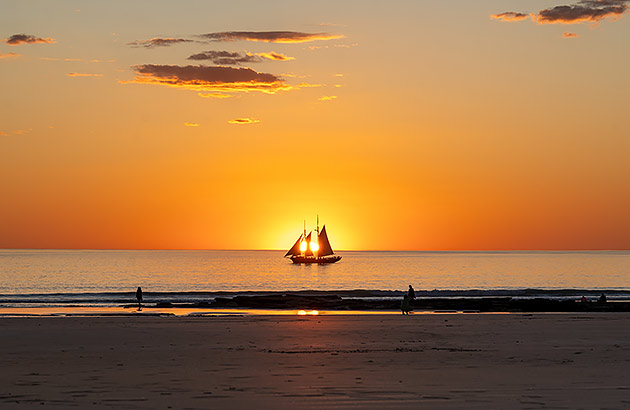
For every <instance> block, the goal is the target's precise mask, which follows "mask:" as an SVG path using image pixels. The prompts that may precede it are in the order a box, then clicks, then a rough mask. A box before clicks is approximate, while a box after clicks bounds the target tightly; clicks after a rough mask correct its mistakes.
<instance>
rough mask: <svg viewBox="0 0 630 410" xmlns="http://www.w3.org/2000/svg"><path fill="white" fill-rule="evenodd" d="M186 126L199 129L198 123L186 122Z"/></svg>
mask: <svg viewBox="0 0 630 410" xmlns="http://www.w3.org/2000/svg"><path fill="white" fill-rule="evenodd" d="M184 125H185V126H186V127H198V126H199V124H197V123H196V122H185V123H184Z"/></svg>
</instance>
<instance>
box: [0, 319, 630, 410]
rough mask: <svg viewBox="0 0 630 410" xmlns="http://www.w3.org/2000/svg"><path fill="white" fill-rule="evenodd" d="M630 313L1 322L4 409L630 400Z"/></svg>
mask: <svg viewBox="0 0 630 410" xmlns="http://www.w3.org/2000/svg"><path fill="white" fill-rule="evenodd" d="M629 341H630V314H627V313H615V314H612V313H590V314H535V315H523V314H509V315H497V314H488V315H485V314H472V315H463V314H459V315H446V314H442V315H411V316H408V317H403V316H402V315H399V316H392V315H345V316H336V315H335V316H246V317H236V316H223V317H199V318H187V317H146V316H145V317H142V316H139V315H138V316H134V317H27V318H1V319H0V368H1V369H2V371H1V372H0V407H2V408H3V409H28V408H37V409H42V408H46V407H49V406H52V407H53V408H88V407H89V408H121V409H168V408H173V409H184V408H186V409H207V408H255V409H275V408H282V409H284V408H287V409H288V408H313V409H315V408H335V409H337V408H373V409H382V408H424V409H432V408H436V409H453V408H456V409H488V408H504V409H507V408H509V409H538V408H546V409H562V408H566V409H579V408H589V409H590V408H611V409H612V408H614V409H620V408H630V378H628V372H629V370H630V342H629Z"/></svg>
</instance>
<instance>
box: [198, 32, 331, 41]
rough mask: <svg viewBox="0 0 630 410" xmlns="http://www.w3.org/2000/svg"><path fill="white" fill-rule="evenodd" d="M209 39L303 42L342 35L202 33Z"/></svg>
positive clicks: (329, 38)
mask: <svg viewBox="0 0 630 410" xmlns="http://www.w3.org/2000/svg"><path fill="white" fill-rule="evenodd" d="M201 37H203V38H205V39H207V40H211V41H236V40H247V41H264V42H267V43H305V42H307V41H315V40H332V39H335V38H342V37H343V36H341V35H337V34H329V33H300V32H297V31H223V32H219V33H208V34H202V35H201Z"/></svg>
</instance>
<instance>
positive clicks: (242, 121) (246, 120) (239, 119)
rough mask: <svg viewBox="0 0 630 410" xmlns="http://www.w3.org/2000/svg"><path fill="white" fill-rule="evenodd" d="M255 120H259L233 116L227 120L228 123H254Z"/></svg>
mask: <svg viewBox="0 0 630 410" xmlns="http://www.w3.org/2000/svg"><path fill="white" fill-rule="evenodd" d="M257 122H260V120H257V119H255V118H235V119H233V120H229V121H228V123H230V124H255V123H257Z"/></svg>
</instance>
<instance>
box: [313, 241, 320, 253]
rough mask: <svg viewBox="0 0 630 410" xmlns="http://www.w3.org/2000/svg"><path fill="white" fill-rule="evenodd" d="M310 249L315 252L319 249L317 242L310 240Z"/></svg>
mask: <svg viewBox="0 0 630 410" xmlns="http://www.w3.org/2000/svg"><path fill="white" fill-rule="evenodd" d="M311 250H312V251H313V252H317V251H318V250H319V244H318V243H317V242H311Z"/></svg>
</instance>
